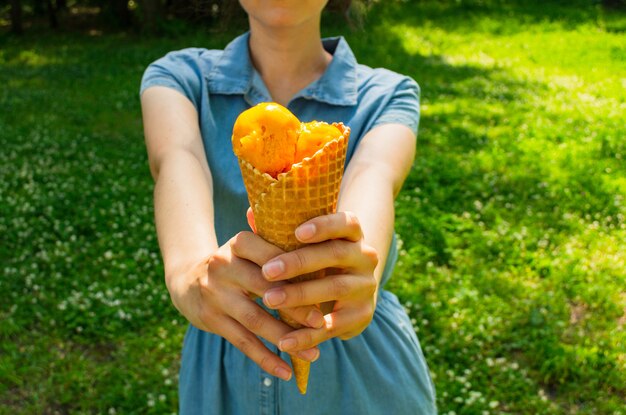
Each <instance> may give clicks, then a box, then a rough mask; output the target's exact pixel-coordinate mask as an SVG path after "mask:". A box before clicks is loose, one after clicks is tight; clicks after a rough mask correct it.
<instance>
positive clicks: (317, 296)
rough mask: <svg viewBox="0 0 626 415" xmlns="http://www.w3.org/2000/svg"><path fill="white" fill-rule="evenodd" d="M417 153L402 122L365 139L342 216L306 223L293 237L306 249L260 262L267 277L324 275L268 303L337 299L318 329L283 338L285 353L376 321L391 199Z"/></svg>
mask: <svg viewBox="0 0 626 415" xmlns="http://www.w3.org/2000/svg"><path fill="white" fill-rule="evenodd" d="M414 155H415V135H414V134H413V132H412V131H411V130H410V129H409V128H407V127H405V126H403V125H399V124H386V125H382V126H379V127H376V128H374V129H373V130H372V131H370V132H369V133H368V134H367V135H366V136H365V137H364V138H363V141H362V142H361V143H360V145H359V147H358V149H357V151H356V153H355V154H354V157H353V159H352V161H351V162H350V164H349V166H348V169H347V170H346V173H345V176H344V179H343V182H342V188H341V194H340V199H339V206H338V211H339V213H336V214H333V215H327V216H320V217H317V218H314V219H312V220H310V221H308V222H306V223H304V224H302V225H301V226H300V227H299V228H298V229H297V230H296V236H297V237H298V238H299V239H300V240H301V241H302V242H306V243H310V244H311V245H307V246H305V247H304V248H301V249H298V250H296V251H292V252H289V253H285V254H281V255H279V256H278V257H277V258H274V259H273V260H272V261H270V262H268V263H267V264H265V265H264V266H263V271H264V275H265V277H266V278H267V279H268V280H269V281H277V280H285V279H289V278H292V277H294V276H296V275H300V274H303V273H308V272H312V271H315V270H318V269H323V268H333V269H335V270H337V272H336V273H334V274H333V275H330V276H328V277H326V278H323V279H320V280H315V281H307V282H303V283H296V284H288V285H285V286H282V287H277V288H273V289H270V290H268V291H267V292H266V293H265V295H264V302H265V304H266V305H268V306H270V307H274V308H289V307H294V306H300V305H303V304H313V303H322V302H327V301H333V300H334V301H336V303H335V307H334V310H333V312H332V313H331V314H329V315H327V316H326V325H325V326H324V327H322V328H320V329H308V328H307V329H301V330H298V331H296V332H292V333H289V334H288V335H286V336H284V337H283V338H281V340H280V343H279V346H280V347H281V349H282V350H284V351H294V350H300V348H308V347H312V346H314V345H317V344H319V343H321V342H323V341H325V340H327V339H329V338H331V337H339V338H342V339H348V338H350V337H353V336H355V335H358V334H360V333H361V332H362V331H363V330H364V329H365V328H366V327H367V325H368V324H369V323H370V322H371V319H372V317H373V315H374V310H375V307H376V304H375V301H376V294H377V291H378V285H379V283H380V279H381V276H382V272H383V269H384V265H385V262H386V259H387V258H386V256H387V251H388V250H389V246H390V243H391V238H392V234H393V225H394V199H395V196H396V195H397V194H398V192H399V191H400V188H401V187H402V183H403V182H404V180H405V178H406V176H407V174H408V172H409V170H410V168H411V165H412V162H413V157H414Z"/></svg>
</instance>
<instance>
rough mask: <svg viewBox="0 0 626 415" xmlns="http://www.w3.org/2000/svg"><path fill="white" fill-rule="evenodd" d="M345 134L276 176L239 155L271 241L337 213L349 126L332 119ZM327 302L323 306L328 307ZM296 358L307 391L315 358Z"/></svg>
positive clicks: (288, 244)
mask: <svg viewBox="0 0 626 415" xmlns="http://www.w3.org/2000/svg"><path fill="white" fill-rule="evenodd" d="M333 125H334V126H336V127H337V128H338V129H339V130H340V131H342V135H341V136H340V137H339V138H337V139H335V140H332V141H329V142H328V143H326V145H325V146H324V147H323V148H322V149H320V150H319V151H317V152H316V153H315V154H314V155H313V156H312V157H307V158H305V159H304V160H302V161H301V162H300V163H296V164H294V165H293V167H292V168H291V170H290V171H288V172H286V173H280V174H279V175H278V177H277V178H276V179H275V178H273V177H272V176H270V175H269V174H267V173H261V172H260V171H259V170H257V169H256V168H254V167H253V166H252V165H251V164H250V163H248V162H247V161H245V160H242V159H239V166H240V167H241V173H242V175H243V181H244V184H245V186H246V190H247V192H248V200H249V201H250V206H251V207H252V211H253V213H254V222H255V225H256V232H257V234H259V235H260V236H261V237H262V238H263V239H265V240H266V241H268V242H270V243H272V244H274V245H276V246H278V247H279V248H281V249H283V250H285V251H293V250H294V249H297V248H300V247H301V246H303V245H304V244H303V243H301V242H299V241H298V240H297V239H296V237H295V230H296V228H297V227H298V226H300V225H301V224H302V223H304V222H306V221H307V220H309V219H311V218H314V217H316V216H320V215H327V214H330V213H334V212H335V211H336V209H337V200H338V197H339V187H340V184H341V178H342V176H343V168H344V163H345V159H346V150H347V148H348V138H349V136H350V128H349V127H346V126H344V125H343V124H342V123H335V124H333ZM323 276H324V271H320V272H316V273H311V274H306V275H301V276H299V277H297V278H294V279H292V281H306V280H310V279H313V278H321V277H323ZM326 308H327V305H325V306H324V307H322V309H323V310H324V309H326ZM279 315H280V317H281V319H282V320H283V321H284V322H286V323H287V324H289V325H290V326H291V327H293V328H301V327H302V326H301V325H300V324H299V323H297V322H296V321H294V320H292V319H290V318H288V317H287V316H286V315H283V314H282V313H280V312H279ZM291 364H292V366H293V371H294V374H295V378H296V383H297V385H298V389H299V391H300V393H302V394H304V393H306V388H307V384H308V378H309V371H310V366H311V363H310V362H308V361H305V360H302V359H299V358H298V357H296V356H293V355H291Z"/></svg>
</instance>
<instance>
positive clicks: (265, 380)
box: [263, 378, 272, 388]
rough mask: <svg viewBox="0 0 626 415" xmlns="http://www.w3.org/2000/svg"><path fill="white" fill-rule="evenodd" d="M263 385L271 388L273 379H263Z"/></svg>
mask: <svg viewBox="0 0 626 415" xmlns="http://www.w3.org/2000/svg"><path fill="white" fill-rule="evenodd" d="M263 385H265V386H266V387H268V388H269V387H270V386H272V379H270V378H265V379H263Z"/></svg>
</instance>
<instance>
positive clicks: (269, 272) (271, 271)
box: [263, 259, 285, 279]
mask: <svg viewBox="0 0 626 415" xmlns="http://www.w3.org/2000/svg"><path fill="white" fill-rule="evenodd" d="M284 271H285V264H284V263H283V261H281V260H280V259H275V260H272V261H270V262H268V263H267V264H265V265H263V274H265V276H266V277H268V278H270V279H271V278H276V277H278V276H279V275H280V274H282V273H283V272H284Z"/></svg>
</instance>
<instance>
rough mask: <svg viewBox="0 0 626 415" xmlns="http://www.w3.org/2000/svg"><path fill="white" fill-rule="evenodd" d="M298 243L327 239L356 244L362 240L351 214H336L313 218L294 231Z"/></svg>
mask: <svg viewBox="0 0 626 415" xmlns="http://www.w3.org/2000/svg"><path fill="white" fill-rule="evenodd" d="M296 238H298V240H300V242H305V243H317V242H322V241H326V240H329V239H346V240H348V241H352V242H356V241H358V240H360V239H361V238H363V231H362V230H361V224H360V223H359V219H358V218H357V216H356V215H355V214H354V213H352V212H337V213H332V214H330V215H323V216H318V217H315V218H313V219H311V220H308V221H306V222H304V223H303V224H302V225H300V226H298V228H297V229H296Z"/></svg>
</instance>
